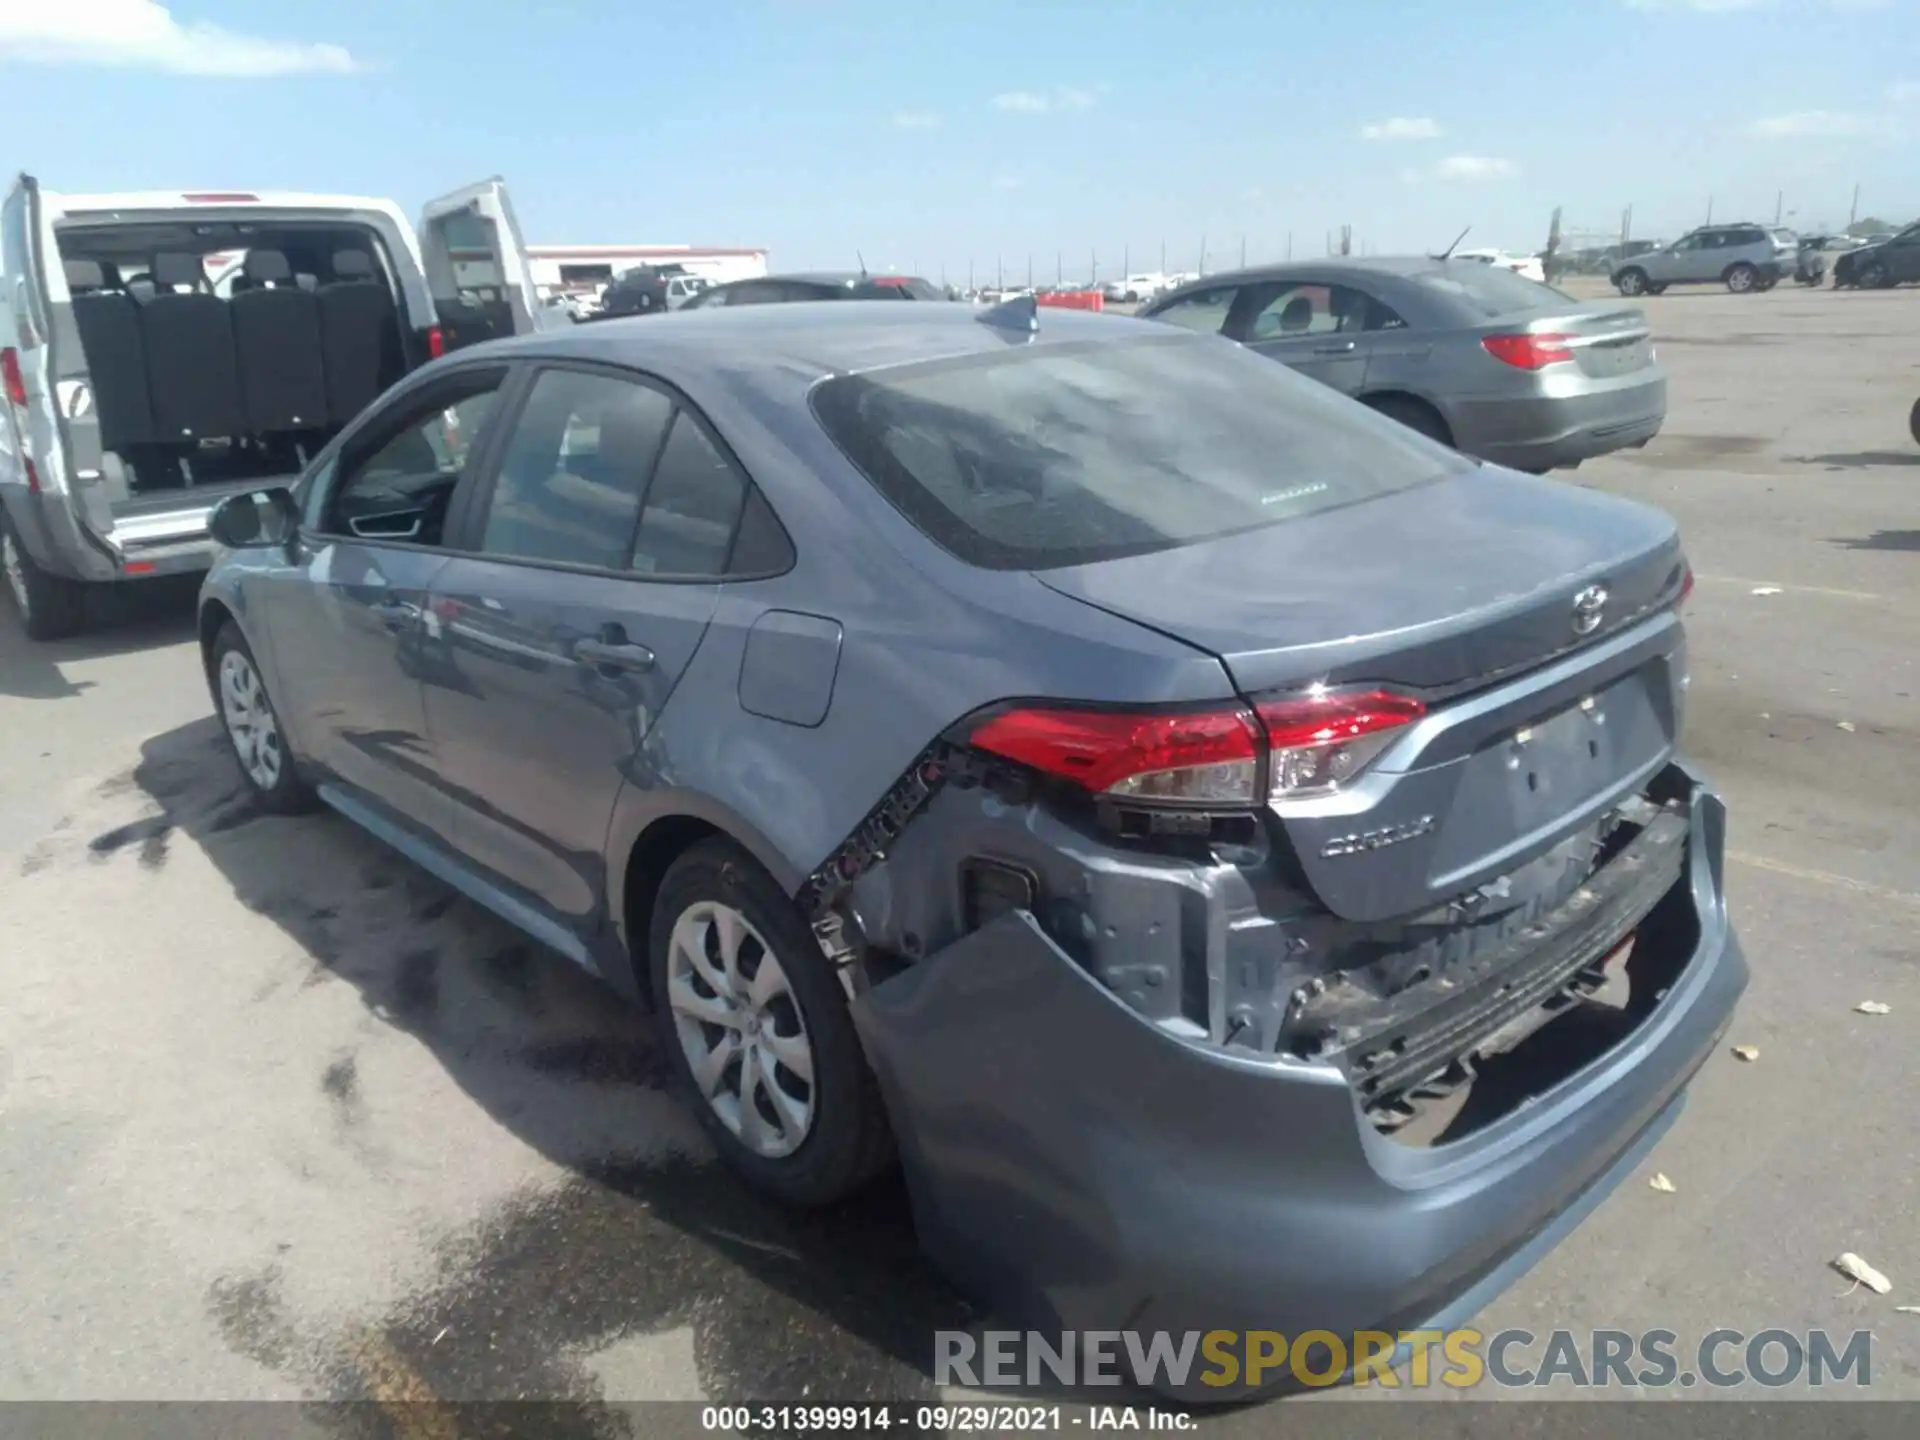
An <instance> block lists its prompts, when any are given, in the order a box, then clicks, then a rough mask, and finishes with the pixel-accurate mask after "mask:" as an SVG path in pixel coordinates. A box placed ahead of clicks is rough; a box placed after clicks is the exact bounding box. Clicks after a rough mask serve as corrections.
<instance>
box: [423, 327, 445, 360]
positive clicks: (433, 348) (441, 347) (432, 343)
mask: <svg viewBox="0 0 1920 1440" xmlns="http://www.w3.org/2000/svg"><path fill="white" fill-rule="evenodd" d="M446 353H447V332H446V331H444V330H442V329H441V328H440V327H439V326H438V325H435V326H433V327H431V328H430V329H429V330H428V331H427V355H428V356H429V357H430V358H432V359H434V360H438V359H439V358H440V357H441V356H442V355H444V354H446Z"/></svg>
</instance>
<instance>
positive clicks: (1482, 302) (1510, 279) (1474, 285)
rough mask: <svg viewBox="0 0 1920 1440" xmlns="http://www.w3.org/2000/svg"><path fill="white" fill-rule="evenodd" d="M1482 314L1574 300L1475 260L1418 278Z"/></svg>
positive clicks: (1424, 272)
mask: <svg viewBox="0 0 1920 1440" xmlns="http://www.w3.org/2000/svg"><path fill="white" fill-rule="evenodd" d="M1413 278H1414V279H1416V280H1418V281H1419V282H1420V283H1421V284H1422V285H1425V286H1426V287H1427V288H1428V289H1430V290H1438V291H1439V292H1440V293H1441V294H1443V295H1449V296H1451V297H1453V298H1454V299H1455V300H1458V301H1460V302H1461V303H1462V304H1464V305H1467V306H1469V307H1471V308H1472V309H1473V310H1474V311H1476V312H1477V313H1479V314H1481V315H1487V316H1493V315H1515V314H1518V313H1520V312H1521V311H1525V310H1558V309H1559V308H1560V307H1561V306H1563V305H1565V304H1566V303H1567V302H1568V301H1570V300H1572V299H1573V297H1572V296H1571V295H1569V294H1567V293H1566V292H1565V291H1564V290H1556V289H1554V288H1553V287H1552V286H1551V285H1542V284H1541V283H1540V282H1539V281H1538V280H1529V279H1527V277H1526V276H1524V275H1516V274H1514V273H1513V271H1511V270H1508V269H1506V268H1504V267H1502V266H1499V265H1481V264H1477V263H1475V262H1473V261H1470V260H1469V261H1460V262H1454V263H1449V264H1448V265H1447V266H1445V267H1444V268H1443V269H1438V270H1422V271H1420V272H1418V273H1417V274H1416V275H1415V276H1414V277H1413Z"/></svg>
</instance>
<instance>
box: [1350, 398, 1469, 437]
mask: <svg viewBox="0 0 1920 1440" xmlns="http://www.w3.org/2000/svg"><path fill="white" fill-rule="evenodd" d="M1367 404H1368V405H1370V406H1372V407H1373V408H1374V409H1375V410H1377V411H1379V412H1380V413H1381V414H1382V415H1385V416H1386V417H1387V418H1388V419H1390V420H1398V421H1399V422H1400V423H1401V424H1402V425H1404V426H1406V427H1407V428H1408V429H1409V430H1414V431H1418V432H1419V433H1420V434H1422V435H1424V436H1426V437H1427V438H1428V439H1429V440H1437V441H1439V442H1440V443H1441V444H1442V445H1445V446H1447V447H1448V448H1449V449H1451V448H1452V447H1453V431H1452V430H1450V429H1449V428H1447V422H1446V419H1445V418H1444V417H1443V416H1442V415H1441V414H1440V412H1439V411H1438V410H1436V409H1434V408H1433V407H1432V406H1431V405H1429V404H1427V402H1426V401H1424V400H1417V399H1415V398H1414V397H1413V396H1411V395H1370V396H1368V397H1367Z"/></svg>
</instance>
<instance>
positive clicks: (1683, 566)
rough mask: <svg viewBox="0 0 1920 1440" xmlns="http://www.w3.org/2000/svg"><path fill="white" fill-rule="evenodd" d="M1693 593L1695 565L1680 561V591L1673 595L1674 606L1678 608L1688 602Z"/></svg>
mask: <svg viewBox="0 0 1920 1440" xmlns="http://www.w3.org/2000/svg"><path fill="white" fill-rule="evenodd" d="M1691 594H1693V566H1692V565H1690V564H1688V563H1687V562H1686V561H1684V560H1683V561H1681V562H1680V593H1679V594H1678V595H1676V596H1674V597H1673V608H1674V609H1676V610H1678V609H1679V608H1680V607H1681V606H1682V605H1684V604H1686V603H1687V597H1688V596H1689V595H1691Z"/></svg>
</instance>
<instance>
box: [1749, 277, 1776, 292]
mask: <svg viewBox="0 0 1920 1440" xmlns="http://www.w3.org/2000/svg"><path fill="white" fill-rule="evenodd" d="M1779 283H1780V282H1779V281H1778V280H1762V281H1761V282H1760V283H1759V284H1757V285H1755V286H1754V287H1753V288H1754V289H1756V290H1758V291H1759V292H1760V293H1761V294H1762V295H1764V294H1766V293H1767V291H1769V290H1771V289H1773V287H1774V286H1776V285H1778V284H1779Z"/></svg>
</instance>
